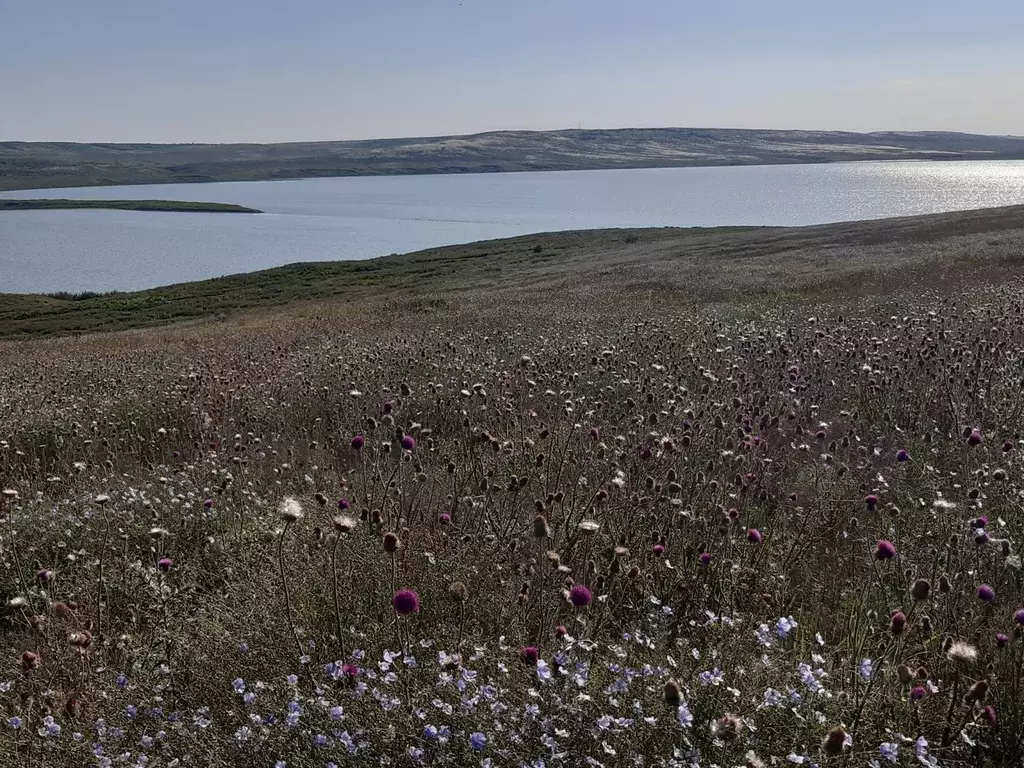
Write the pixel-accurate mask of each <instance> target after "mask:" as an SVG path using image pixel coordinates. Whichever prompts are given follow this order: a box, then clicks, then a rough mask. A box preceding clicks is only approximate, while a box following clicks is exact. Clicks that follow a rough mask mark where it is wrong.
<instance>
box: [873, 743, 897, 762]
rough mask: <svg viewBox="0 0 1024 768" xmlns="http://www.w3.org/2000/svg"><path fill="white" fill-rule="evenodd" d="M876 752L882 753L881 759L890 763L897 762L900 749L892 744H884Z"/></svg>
mask: <svg viewBox="0 0 1024 768" xmlns="http://www.w3.org/2000/svg"><path fill="white" fill-rule="evenodd" d="M878 751H879V752H881V753H882V757H884V758H885V759H886V760H888V761H889V762H890V763H895V762H898V761H899V759H900V748H899V746H898V745H896V744H893V743H892V742H888V741H887V742H885V743H884V744H880V745H879V747H878Z"/></svg>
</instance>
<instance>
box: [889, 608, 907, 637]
mask: <svg viewBox="0 0 1024 768" xmlns="http://www.w3.org/2000/svg"><path fill="white" fill-rule="evenodd" d="M906 625H907V616H906V614H905V613H903V611H893V612H892V616H890V617H889V631H890V632H892V633H893V634H894V635H902V634H903V628H904V627H905V626H906Z"/></svg>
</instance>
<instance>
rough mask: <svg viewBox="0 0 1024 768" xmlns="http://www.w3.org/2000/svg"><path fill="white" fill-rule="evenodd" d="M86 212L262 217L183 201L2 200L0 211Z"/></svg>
mask: <svg viewBox="0 0 1024 768" xmlns="http://www.w3.org/2000/svg"><path fill="white" fill-rule="evenodd" d="M82 208H102V209H108V210H120V211H168V212H173V213H262V211H260V210H257V209H256V208H246V207H245V206H243V205H233V204H231V203H202V202H189V201H182V200H65V199H55V200H48V199H35V200H0V211H43V210H55V209H60V210H64V209H69V210H77V209H82Z"/></svg>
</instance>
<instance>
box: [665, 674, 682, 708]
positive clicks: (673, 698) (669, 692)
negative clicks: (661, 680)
mask: <svg viewBox="0 0 1024 768" xmlns="http://www.w3.org/2000/svg"><path fill="white" fill-rule="evenodd" d="M664 698H665V703H666V704H668V705H669V706H670V707H678V706H679V704H680V703H681V702H682V700H683V697H682V694H681V693H680V690H679V683H677V682H676V681H675V680H669V681H668V682H667V683H665V691H664Z"/></svg>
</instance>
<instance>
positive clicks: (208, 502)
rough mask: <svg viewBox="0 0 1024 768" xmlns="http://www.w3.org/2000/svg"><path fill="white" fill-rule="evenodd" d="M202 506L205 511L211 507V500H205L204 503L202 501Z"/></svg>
mask: <svg viewBox="0 0 1024 768" xmlns="http://www.w3.org/2000/svg"><path fill="white" fill-rule="evenodd" d="M203 506H204V507H206V508H207V509H210V508H211V507H213V499H207V500H206V501H204V502H203Z"/></svg>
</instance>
